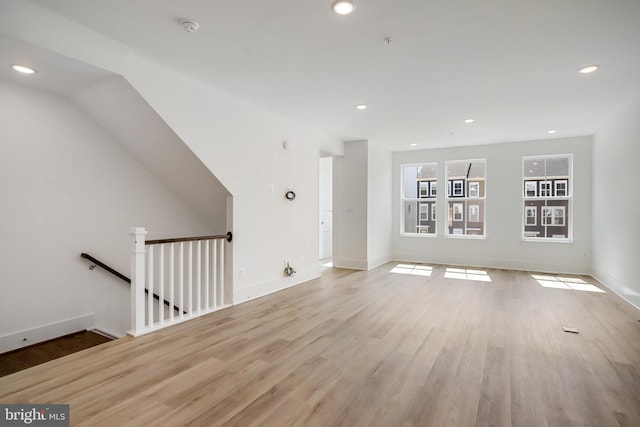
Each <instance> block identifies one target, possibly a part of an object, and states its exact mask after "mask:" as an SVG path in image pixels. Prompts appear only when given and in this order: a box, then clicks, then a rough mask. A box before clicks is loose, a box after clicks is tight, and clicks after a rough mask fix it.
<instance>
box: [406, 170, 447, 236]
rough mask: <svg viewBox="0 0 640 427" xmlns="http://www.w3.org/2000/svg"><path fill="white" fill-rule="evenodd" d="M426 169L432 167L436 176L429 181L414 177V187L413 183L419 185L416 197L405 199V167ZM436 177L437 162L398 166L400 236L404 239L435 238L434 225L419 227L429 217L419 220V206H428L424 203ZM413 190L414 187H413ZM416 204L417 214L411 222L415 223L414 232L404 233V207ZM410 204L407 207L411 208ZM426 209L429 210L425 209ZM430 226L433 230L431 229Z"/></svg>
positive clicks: (435, 181) (428, 179)
mask: <svg viewBox="0 0 640 427" xmlns="http://www.w3.org/2000/svg"><path fill="white" fill-rule="evenodd" d="M420 166H422V167H428V166H433V167H434V168H435V171H436V175H435V179H434V180H431V179H430V178H424V177H416V178H413V179H415V181H414V184H413V185H414V186H415V185H416V184H415V183H416V182H418V183H419V184H418V185H417V189H416V195H415V198H414V197H405V192H404V190H405V184H408V183H407V182H405V168H407V167H420ZM437 175H438V163H437V162H421V163H405V164H402V165H400V230H399V232H400V236H404V237H421V238H423V237H435V236H437V229H436V228H435V225H436V224H431V225H420V223H419V222H420V221H428V220H429V217H428V214H427V218H426V219H420V209H421V208H420V206H422V204H423V203H424V204H425V205H427V206H428V204H427V203H426V200H425V199H426V198H428V197H429V194H430V188H431V184H434V183H437ZM423 184H426V190H427V193H426V195H425V196H422V195H421V191H420V190H421V186H422V185H423ZM414 188H415V187H414ZM414 202H415V203H416V206H417V207H416V209H417V211H418V212H417V213H416V216H415V217H414V218H413V221H415V222H416V224H415V227H416V228H415V232H408V231H405V229H406V228H405V227H406V224H405V209H406V208H405V206H407V203H411V204H413V203H414ZM411 204H410V205H409V206H411ZM427 209H429V208H428V207H427ZM432 226H433V227H434V228H432ZM429 230H432V231H433V233H429V232H428V231H429Z"/></svg>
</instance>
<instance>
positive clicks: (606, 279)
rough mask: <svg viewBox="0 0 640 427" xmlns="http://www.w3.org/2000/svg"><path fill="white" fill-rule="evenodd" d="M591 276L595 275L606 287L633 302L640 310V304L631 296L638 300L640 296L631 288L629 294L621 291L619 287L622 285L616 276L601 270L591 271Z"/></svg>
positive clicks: (630, 302)
mask: <svg viewBox="0 0 640 427" xmlns="http://www.w3.org/2000/svg"><path fill="white" fill-rule="evenodd" d="M591 277H593V278H594V279H596V280H597V281H598V282H600V283H601V284H602V285H603V286H604V287H605V288H607V289H609V290H610V291H611V292H613V293H614V294H616V295H618V296H619V297H620V298H622V299H623V300H625V301H626V302H628V303H629V304H631V305H632V306H633V307H635V308H636V309H637V310H640V304H636V303H635V302H634V301H632V300H631V299H630V298H629V297H630V296H635V297H636V299H637V300H640V296H638V294H637V293H636V292H633V291H631V290H629V289H627V290H628V291H629V292H628V293H627V294H624V293H622V292H620V290H619V289H618V287H619V286H620V283H619V281H618V280H616V279H615V278H614V277H611V276H609V275H607V274H605V273H602V272H600V271H593V272H592V273H591ZM623 289H624V287H623Z"/></svg>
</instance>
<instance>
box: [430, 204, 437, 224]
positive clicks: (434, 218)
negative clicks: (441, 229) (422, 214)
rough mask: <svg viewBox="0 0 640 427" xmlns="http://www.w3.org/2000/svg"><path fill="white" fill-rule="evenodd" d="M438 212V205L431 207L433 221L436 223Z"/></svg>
mask: <svg viewBox="0 0 640 427" xmlns="http://www.w3.org/2000/svg"><path fill="white" fill-rule="evenodd" d="M437 211H438V210H437V209H436V204H435V203H434V204H433V206H431V221H433V222H435V221H436V212H437Z"/></svg>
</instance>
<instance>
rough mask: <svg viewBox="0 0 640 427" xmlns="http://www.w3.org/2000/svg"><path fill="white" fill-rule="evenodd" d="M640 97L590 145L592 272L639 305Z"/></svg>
mask: <svg viewBox="0 0 640 427" xmlns="http://www.w3.org/2000/svg"><path fill="white" fill-rule="evenodd" d="M639 118H640V99H638V100H636V102H634V103H633V104H631V105H629V106H628V107H627V108H626V109H624V111H621V112H620V114H619V115H618V116H616V117H615V118H613V119H612V120H611V121H610V122H609V123H607V125H606V126H605V127H604V129H602V130H601V131H599V132H598V133H597V134H596V135H595V137H594V143H593V275H594V276H595V277H596V278H597V279H598V280H600V281H601V282H603V283H604V284H605V285H607V286H608V287H609V288H611V289H613V290H614V291H615V292H616V293H618V294H619V295H620V296H622V297H623V298H625V299H626V300H627V301H629V302H630V303H632V304H633V305H635V306H636V307H638V308H640V281H639V280H638V272H637V271H636V269H637V266H636V264H637V262H638V260H640V221H638V214H639V213H640V197H638V184H639V183H640V167H639V166H638V159H640V120H638V119H639Z"/></svg>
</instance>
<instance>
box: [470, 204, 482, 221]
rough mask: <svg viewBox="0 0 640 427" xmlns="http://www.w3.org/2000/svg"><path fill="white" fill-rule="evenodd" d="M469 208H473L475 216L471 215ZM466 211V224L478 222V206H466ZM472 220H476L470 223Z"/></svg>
mask: <svg viewBox="0 0 640 427" xmlns="http://www.w3.org/2000/svg"><path fill="white" fill-rule="evenodd" d="M471 208H475V211H476V212H475V214H472V213H471ZM467 210H468V211H469V212H468V213H467V224H468V223H470V222H480V205H468V206H467ZM472 218H476V220H475V221H472V220H471V219H472Z"/></svg>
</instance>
